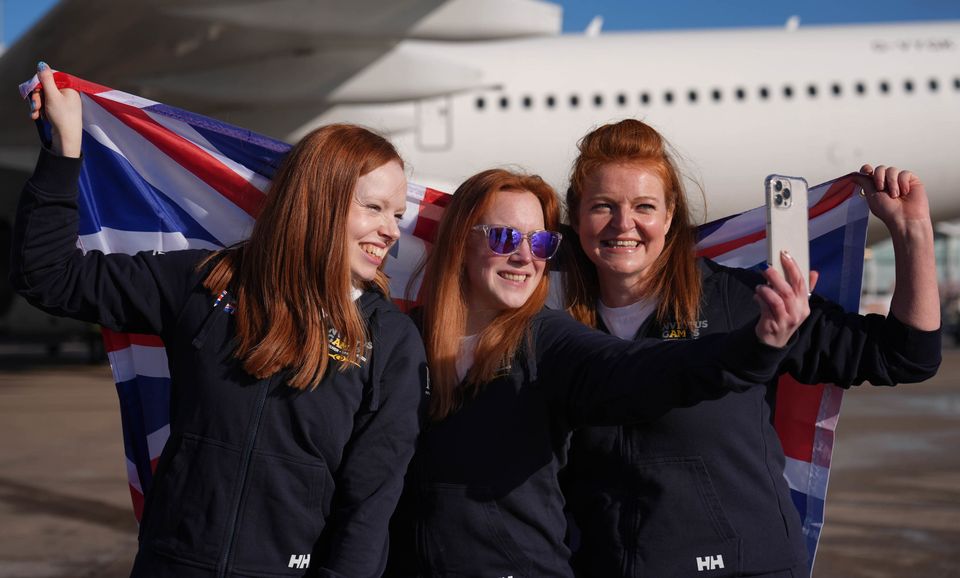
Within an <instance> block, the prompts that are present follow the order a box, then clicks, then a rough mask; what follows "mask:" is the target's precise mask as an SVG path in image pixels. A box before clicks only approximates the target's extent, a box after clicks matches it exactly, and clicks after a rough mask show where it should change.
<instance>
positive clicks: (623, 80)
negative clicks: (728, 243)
mask: <svg viewBox="0 0 960 578" xmlns="http://www.w3.org/2000/svg"><path fill="white" fill-rule="evenodd" d="M561 23H562V10H561V8H560V7H559V6H558V5H556V4H552V3H550V2H546V1H543V0H392V1H389V2H388V1H385V0H352V1H351V2H340V1H334V0H326V1H315V0H249V1H246V2H243V3H237V2H233V1H232V0H166V1H164V2H160V1H159V0H156V1H153V0H151V1H144V2H123V1H121V0H99V1H98V2H94V3H90V2H87V1H85V0H62V1H61V2H60V3H58V4H57V5H56V6H54V7H53V8H52V9H51V10H50V12H48V13H47V14H46V15H45V16H44V17H43V18H42V19H41V20H40V21H39V22H37V23H36V24H35V25H34V26H33V27H32V28H31V29H30V30H29V31H28V32H27V33H25V34H24V35H23V36H22V37H21V38H20V39H18V41H17V42H16V43H14V44H13V45H12V46H10V47H9V48H8V49H7V51H6V52H5V53H3V55H2V56H0V84H5V85H6V86H8V87H10V90H6V91H0V103H2V108H0V109H2V110H4V111H15V110H19V109H23V107H24V104H23V103H22V102H19V101H18V100H17V96H16V92H15V91H14V90H13V87H14V86H15V85H16V84H18V83H19V82H21V81H23V80H25V79H27V78H28V77H29V76H30V75H31V74H33V67H34V66H35V63H36V61H37V60H38V59H40V58H43V59H44V60H46V61H47V62H49V63H51V64H52V65H53V66H54V67H55V68H58V69H60V70H64V71H67V72H70V73H71V74H74V75H77V76H81V77H84V78H87V79H88V80H92V81H95V82H98V83H100V84H104V85H107V86H111V87H113V88H116V89H118V90H123V91H127V92H132V93H135V94H139V95H141V96H143V97H146V98H150V99H154V100H158V101H161V102H164V103H167V104H170V105H173V106H178V107H181V108H186V109H188V110H191V111H194V112H198V113H201V114H205V115H209V116H213V117H217V118H219V119H221V120H225V121H227V122H232V123H235V124H238V125H240V126H243V127H246V128H250V129H252V130H255V131H258V132H262V133H265V134H268V135H271V136H274V137H277V138H282V139H286V140H289V141H294V140H296V139H297V138H299V137H300V136H302V135H303V134H305V133H306V132H307V131H309V130H310V129H312V128H313V127H316V126H319V125H321V124H325V123H329V122H334V121H349V122H356V123H360V124H364V125H367V126H370V127H372V128H374V129H376V130H379V131H380V132H383V133H385V134H387V135H389V136H390V138H391V139H392V140H393V142H395V143H396V144H397V146H398V148H399V150H400V152H401V154H402V156H403V157H404V159H405V160H406V161H407V164H408V166H409V168H410V178H411V180H412V181H414V182H418V183H420V184H424V185H428V186H433V187H435V188H440V189H442V190H448V191H452V190H453V188H454V187H455V185H456V184H457V183H459V182H460V181H461V180H463V179H464V178H465V177H467V176H469V175H470V174H473V173H475V172H477V171H479V170H482V169H485V168H489V167H492V166H513V167H519V168H522V169H525V170H528V171H530V172H535V173H538V174H541V175H542V176H544V178H546V179H547V181H548V182H550V183H551V184H553V185H554V186H555V187H556V188H557V189H558V191H561V192H562V191H564V190H565V188H566V178H567V175H568V173H569V170H570V165H571V162H572V160H573V158H574V156H575V154H576V142H577V140H578V139H579V138H580V137H582V136H583V135H584V134H585V133H586V132H587V131H589V130H590V129H591V128H593V127H595V126H598V125H600V124H603V123H605V122H610V121H616V120H618V119H621V118H624V117H636V118H641V119H643V120H645V121H647V122H649V123H650V124H651V125H653V126H654V127H656V128H657V129H659V130H660V131H661V132H662V133H663V134H664V135H665V136H666V137H667V138H668V139H669V141H670V142H671V143H672V145H673V147H674V150H675V153H676V156H677V157H678V159H679V160H680V165H681V170H682V171H683V172H684V174H685V175H686V177H687V179H688V183H687V186H688V194H689V195H690V196H691V198H692V200H693V201H694V203H693V205H694V206H695V207H696V206H697V201H698V199H701V198H702V199H705V203H701V205H704V204H705V209H704V210H702V211H701V215H700V218H701V219H703V220H710V219H714V218H718V217H721V216H724V215H727V214H731V213H735V212H739V211H742V210H745V209H748V208H751V207H754V206H757V205H759V204H761V203H762V199H763V196H762V182H763V178H764V177H765V176H766V175H767V174H768V173H771V172H778V173H781V174H794V175H801V176H804V177H806V178H807V180H808V181H809V182H810V183H811V184H814V183H819V182H822V181H825V180H827V179H830V178H833V177H837V176H840V175H842V174H845V173H847V172H850V171H852V170H855V169H856V168H858V167H859V166H860V164H861V163H863V162H871V163H878V162H884V163H896V164H897V165H898V166H902V167H907V168H910V169H912V170H914V171H915V172H917V174H919V175H921V176H922V177H923V179H924V181H925V183H926V184H927V188H928V191H929V193H930V197H931V207H932V211H933V215H934V218H935V219H937V220H947V219H954V218H957V217H960V195H957V194H955V193H956V191H955V190H954V189H955V185H954V183H957V182H960V163H957V162H956V160H955V159H956V153H955V152H954V149H953V147H954V146H956V145H955V143H957V142H960V21H942V22H931V23H911V24H882V25H844V26H798V24H797V21H796V20H791V21H789V22H788V23H786V24H785V25H784V26H783V27H778V28H749V29H721V30H689V31H660V32H615V33H605V32H603V31H602V22H601V21H600V20H599V19H596V20H594V21H593V22H592V23H591V24H590V26H589V27H588V28H587V29H586V30H585V31H583V32H582V33H578V34H561V32H560V31H561ZM24 117H25V114H24V115H22V116H21V115H16V114H4V115H0V187H2V189H3V190H4V191H10V192H7V193H6V194H4V195H3V196H2V198H3V200H2V201H0V203H7V205H5V206H0V233H2V229H3V227H9V219H10V216H11V215H12V212H13V208H12V206H9V205H10V204H12V202H13V201H12V200H11V197H14V198H15V197H16V195H15V191H16V190H17V189H18V188H19V186H20V183H22V182H23V179H24V178H25V176H26V174H27V171H29V170H30V168H31V167H32V163H33V159H34V158H35V155H36V150H37V145H36V143H37V137H36V133H35V130H34V128H33V127H32V125H31V124H30V123H29V122H27V121H26V120H25V119H24ZM4 219H6V220H7V222H6V223H5V222H4ZM876 225H877V224H876V223H875V224H874V226H872V227H871V233H870V238H871V240H877V239H879V238H882V230H881V228H880V227H877V226H876ZM0 236H2V235H0ZM0 273H2V271H0ZM3 276H4V277H5V275H3ZM5 299H6V297H5V296H4V295H2V294H0V318H3V316H4V315H5V312H4V310H3V302H4V300H5ZM9 301H11V302H16V298H13V297H10V299H9Z"/></svg>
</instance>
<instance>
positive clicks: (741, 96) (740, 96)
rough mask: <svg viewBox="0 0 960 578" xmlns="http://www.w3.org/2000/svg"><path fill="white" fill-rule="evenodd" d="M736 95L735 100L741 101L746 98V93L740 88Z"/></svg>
mask: <svg viewBox="0 0 960 578" xmlns="http://www.w3.org/2000/svg"><path fill="white" fill-rule="evenodd" d="M736 94H737V100H743V99H745V98H746V97H747V91H746V90H744V89H742V88H738V89H737V92H736Z"/></svg>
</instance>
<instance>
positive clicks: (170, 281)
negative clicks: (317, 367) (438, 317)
mask: <svg viewBox="0 0 960 578" xmlns="http://www.w3.org/2000/svg"><path fill="white" fill-rule="evenodd" d="M80 167H81V161H80V160H79V159H69V158H63V157H57V156H54V155H52V154H50V153H49V152H46V151H44V152H41V155H40V159H39V161H38V165H37V169H36V171H35V173H34V175H33V176H32V177H31V179H30V180H29V181H28V182H27V184H26V186H25V188H24V190H23V193H22V195H21V198H20V204H19V207H18V210H17V221H16V225H15V230H14V239H13V252H12V271H11V281H12V283H13V285H14V287H15V288H16V289H17V290H18V291H19V292H20V294H22V295H23V296H24V297H26V298H27V299H28V300H29V301H30V302H31V303H33V304H34V305H36V306H38V307H40V308H42V309H44V310H45V311H48V312H50V313H53V314H56V315H63V316H69V317H74V318H77V319H82V320H86V321H90V322H96V323H100V324H102V325H103V326H105V327H108V328H110V329H113V330H117V331H127V332H137V333H152V334H156V335H159V336H160V337H161V338H162V339H163V341H164V343H165V345H166V351H167V357H168V360H169V366H170V377H171V382H172V394H171V399H170V413H171V415H170V437H169V440H168V441H167V444H166V446H165V447H164V449H163V452H162V454H161V456H160V460H159V464H158V466H157V470H156V475H155V477H154V482H153V486H152V488H151V489H150V491H149V492H148V493H147V495H146V508H145V511H144V516H143V521H142V524H141V526H140V549H139V552H138V554H137V558H136V562H135V565H134V569H133V575H134V576H171V577H172V576H177V577H194V576H204V577H206V576H300V575H306V574H308V573H309V575H315V576H327V577H333V576H338V577H339V576H342V577H350V578H355V577H366V576H370V577H373V576H379V575H380V574H381V572H382V571H383V567H384V564H385V562H386V551H387V523H388V521H389V518H390V515H391V514H392V512H393V510H394V506H395V504H396V500H397V498H398V496H399V494H400V491H401V488H402V480H403V475H404V472H405V470H406V466H407V463H408V461H409V459H410V457H411V455H412V454H413V448H414V442H415V439H416V436H417V433H418V430H419V423H418V421H419V420H418V407H419V405H420V402H421V397H422V392H423V390H424V389H425V386H426V364H425V355H424V351H423V344H422V342H421V340H420V338H419V335H418V333H417V330H416V327H415V326H414V324H413V323H412V322H411V321H410V320H409V318H407V317H406V316H405V315H403V314H402V313H400V312H399V311H398V310H397V309H396V308H395V307H394V306H393V305H392V304H391V303H390V302H389V301H388V300H386V299H385V298H384V297H383V296H382V295H380V294H379V293H376V292H370V291H368V292H366V293H365V294H363V295H362V296H361V297H360V299H359V306H360V309H361V311H362V314H363V317H364V319H365V320H366V323H367V328H368V335H369V337H370V340H371V341H370V342H369V343H368V344H367V346H366V348H365V350H364V352H363V357H364V359H363V360H362V361H361V364H360V366H359V367H351V368H349V369H347V370H346V371H338V370H337V366H338V365H339V364H337V363H336V362H335V361H334V360H333V359H331V361H332V362H333V364H332V365H331V370H330V371H328V372H327V374H326V375H325V376H324V378H323V379H322V380H321V382H320V383H319V384H318V385H317V387H316V388H315V389H313V390H311V391H300V390H297V389H294V388H292V387H290V386H288V385H287V384H286V372H281V373H278V374H275V375H272V376H270V377H269V378H266V379H257V378H255V377H252V376H251V375H249V374H247V373H246V372H244V371H243V369H242V368H241V366H240V364H239V362H238V361H237V360H236V359H235V358H234V356H233V350H234V346H235V332H234V319H233V316H232V315H231V313H230V311H229V308H228V307H225V305H226V304H227V303H230V301H231V299H230V296H229V295H228V296H227V298H226V299H224V300H222V301H220V302H219V303H216V300H215V298H214V296H211V295H210V294H209V292H208V291H207V290H206V289H204V288H203V286H202V280H203V278H204V273H205V271H204V270H198V268H197V267H198V264H199V263H200V262H201V261H202V260H203V259H205V258H206V257H207V256H208V255H209V252H208V251H176V252H171V253H167V254H152V253H140V254H137V255H134V256H128V255H120V254H110V255H104V254H103V253H100V252H97V251H91V252H89V253H87V254H86V255H82V254H81V252H80V251H79V250H78V249H77V248H76V242H77V231H78V214H77V201H76V198H77V179H78V174H79V171H80ZM230 304H231V306H232V307H243V305H244V304H243V303H236V302H233V303H230ZM328 350H329V354H330V355H331V357H333V356H334V355H336V354H337V352H338V342H337V340H336V335H332V336H331V337H330V343H329V344H328Z"/></svg>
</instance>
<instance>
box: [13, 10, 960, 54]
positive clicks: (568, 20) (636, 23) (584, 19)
mask: <svg viewBox="0 0 960 578" xmlns="http://www.w3.org/2000/svg"><path fill="white" fill-rule="evenodd" d="M133 1H137V0H133ZM56 2H57V0H0V6H2V20H3V37H2V38H0V41H2V43H3V44H5V45H7V46H9V45H11V44H13V42H14V41H15V40H16V39H17V37H18V36H19V35H20V34H22V33H23V32H24V31H25V30H26V29H27V28H29V26H30V25H31V24H32V23H33V22H34V21H36V19H38V18H39V17H40V16H42V15H43V14H44V13H45V12H46V11H47V10H49V9H50V8H51V7H52V6H53V5H54V4H56ZM558 4H560V5H562V6H563V7H564V23H563V24H564V30H565V31H571V32H575V31H580V30H583V29H584V28H586V26H587V24H589V23H590V21H591V20H592V19H593V17H594V16H596V15H601V16H603V21H604V25H603V29H604V30H652V29H677V28H728V27H738V26H780V25H782V24H784V23H785V22H786V21H787V19H788V18H789V17H790V16H793V15H796V16H799V17H800V25H801V26H802V25H804V24H840V23H851V22H889V21H897V20H947V19H956V20H960V1H958V0H912V1H906V0H899V1H896V0H807V1H804V2H799V1H797V0H794V1H786V0H730V1H727V2H722V1H719V0H670V1H669V2H664V1H663V0H562V1H560V2H558Z"/></svg>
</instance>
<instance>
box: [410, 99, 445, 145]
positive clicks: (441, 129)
mask: <svg viewBox="0 0 960 578" xmlns="http://www.w3.org/2000/svg"><path fill="white" fill-rule="evenodd" d="M452 108H453V107H452V106H451V102H450V97H449V96H439V97H436V98H425V99H423V100H420V101H418V102H417V147H418V148H419V149H420V150H425V151H444V150H448V149H449V148H450V141H451V140H452V134H451V133H452V132H453V118H452V114H451V111H452Z"/></svg>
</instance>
